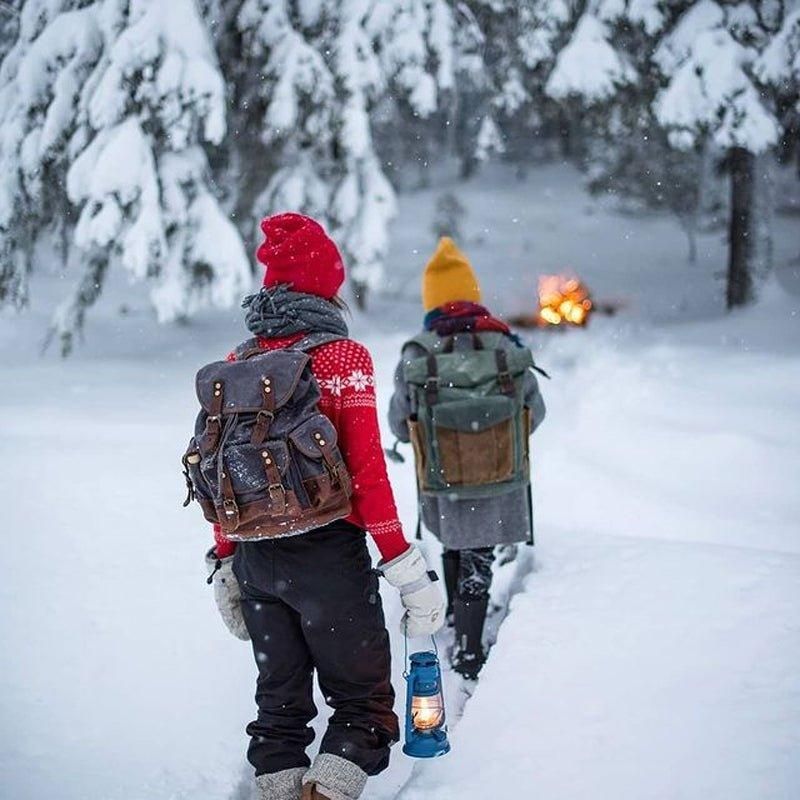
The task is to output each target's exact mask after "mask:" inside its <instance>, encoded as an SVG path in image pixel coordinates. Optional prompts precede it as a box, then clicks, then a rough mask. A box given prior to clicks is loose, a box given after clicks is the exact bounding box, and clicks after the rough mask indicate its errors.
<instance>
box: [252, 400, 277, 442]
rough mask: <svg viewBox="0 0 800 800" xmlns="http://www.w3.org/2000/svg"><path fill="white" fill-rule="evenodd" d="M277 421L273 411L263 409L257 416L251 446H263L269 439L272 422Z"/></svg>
mask: <svg viewBox="0 0 800 800" xmlns="http://www.w3.org/2000/svg"><path fill="white" fill-rule="evenodd" d="M274 419H275V414H274V413H273V412H272V411H268V410H267V409H264V408H262V409H261V411H259V412H258V414H256V424H255V425H253V433H252V434H251V436H250V443H251V444H263V443H264V440H265V439H266V438H267V434H268V433H269V429H270V426H271V425H272V421H273V420H274Z"/></svg>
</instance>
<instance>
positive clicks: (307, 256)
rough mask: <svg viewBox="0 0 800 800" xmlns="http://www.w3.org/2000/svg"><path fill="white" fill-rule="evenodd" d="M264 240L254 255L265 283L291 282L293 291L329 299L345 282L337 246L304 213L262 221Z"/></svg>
mask: <svg viewBox="0 0 800 800" xmlns="http://www.w3.org/2000/svg"><path fill="white" fill-rule="evenodd" d="M261 230H262V231H263V232H264V236H265V239H264V242H263V244H262V245H261V247H259V248H258V250H257V251H256V258H258V260H259V261H260V262H261V263H262V264H264V266H265V267H266V268H267V272H266V274H265V275H264V286H276V285H277V284H280V283H288V284H291V288H292V290H293V291H295V292H305V293H306V294H315V295H318V296H319V297H324V298H325V299H326V300H330V299H331V298H332V297H333V296H334V295H335V294H336V293H337V292H338V291H339V288H340V287H341V285H342V283H344V263H343V262H342V256H341V254H340V253H339V249H338V248H337V247H336V245H335V244H334V243H333V240H332V239H331V238H330V237H329V236H328V234H326V233H325V230H324V229H323V227H322V225H320V224H319V223H318V222H316V221H315V220H313V219H311V217H306V216H304V215H303V214H291V213H289V214H275V215H274V216H272V217H266V218H265V219H263V220H262V221H261Z"/></svg>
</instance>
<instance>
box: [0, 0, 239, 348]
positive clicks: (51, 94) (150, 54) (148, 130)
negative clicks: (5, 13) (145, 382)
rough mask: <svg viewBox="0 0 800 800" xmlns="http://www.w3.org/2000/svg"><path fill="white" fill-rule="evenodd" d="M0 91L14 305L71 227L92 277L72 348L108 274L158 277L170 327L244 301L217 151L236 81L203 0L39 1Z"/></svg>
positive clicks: (2, 232) (66, 336)
mask: <svg viewBox="0 0 800 800" xmlns="http://www.w3.org/2000/svg"><path fill="white" fill-rule="evenodd" d="M0 98H2V105H0V114H2V120H0V126H1V129H2V131H3V136H2V139H0V174H2V183H0V247H1V248H2V256H3V265H4V267H3V272H2V274H0V281H1V283H0V286H2V288H0V293H1V294H0V297H2V298H3V299H4V300H6V301H7V302H13V303H17V304H20V303H24V302H25V300H26V297H27V291H28V288H27V275H28V273H29V271H30V270H31V269H32V268H33V267H35V266H36V265H35V263H34V262H33V248H34V246H35V245H36V244H37V242H39V241H40V240H41V238H42V237H44V236H53V235H54V234H55V233H59V234H60V241H61V243H62V245H63V250H62V257H63V259H64V263H65V265H66V266H67V267H68V268H69V270H70V271H75V272H76V273H78V279H77V282H76V284H75V286H74V289H73V290H72V292H71V293H70V294H69V295H68V296H67V297H66V298H65V300H64V301H63V302H62V304H61V305H60V306H59V308H58V309H57V311H56V314H55V317H54V322H53V328H52V331H51V334H52V335H54V336H56V337H57V338H58V339H59V340H60V343H61V349H62V351H63V352H68V351H69V350H70V349H71V347H72V345H73V339H74V336H75V333H76V332H77V331H79V330H80V328H81V326H82V324H83V320H84V316H85V312H86V309H87V307H88V306H89V305H91V304H92V303H93V302H94V301H95V300H96V298H97V297H98V295H99V293H100V291H101V289H102V285H103V281H104V278H105V275H106V273H107V271H108V269H109V268H123V269H125V270H126V271H127V272H128V273H129V274H130V275H131V277H132V278H134V279H136V280H147V281H148V282H150V283H151V284H152V289H151V291H150V297H151V299H152V302H153V305H154V307H155V310H156V313H157V316H158V318H159V320H162V321H164V320H170V319H175V318H177V317H181V316H185V315H188V314H190V313H192V312H193V311H194V310H196V309H197V308H198V307H200V306H201V305H204V304H208V303H212V304H215V305H220V306H227V305H230V304H232V303H233V302H234V301H235V300H236V299H237V298H238V297H239V296H240V294H241V292H242V291H243V290H244V289H245V288H246V286H247V285H248V283H249V280H250V270H249V265H248V259H247V257H246V254H245V252H244V250H243V248H242V244H241V240H240V238H239V236H238V233H237V232H236V230H235V228H234V227H233V225H232V224H231V222H230V221H229V219H228V218H227V216H226V214H225V212H224V211H223V209H222V208H221V207H220V205H219V203H218V201H217V199H216V196H215V193H214V188H213V185H212V183H211V180H210V175H209V169H208V163H207V159H206V154H205V147H206V146H208V145H215V144H219V143H220V142H221V141H222V138H223V136H224V134H225V108H224V84H223V81H222V78H221V76H220V73H219V70H218V66H217V63H216V58H215V56H214V53H213V50H212V48H211V46H210V42H209V39H208V34H207V31H206V29H205V27H204V25H203V22H202V20H201V19H200V17H199V14H198V10H197V7H196V5H195V2H194V0H171V2H169V3H162V2H159V1H158V0H97V1H96V2H91V3H86V2H80V0H61V1H60V2H59V1H58V0H27V2H26V3H25V5H24V7H23V9H22V14H21V18H20V26H19V34H18V38H17V41H16V43H15V45H14V47H13V48H12V49H11V51H10V52H9V53H8V55H7V56H6V58H5V59H4V61H3V64H2V67H0ZM9 265H11V266H10V267H9Z"/></svg>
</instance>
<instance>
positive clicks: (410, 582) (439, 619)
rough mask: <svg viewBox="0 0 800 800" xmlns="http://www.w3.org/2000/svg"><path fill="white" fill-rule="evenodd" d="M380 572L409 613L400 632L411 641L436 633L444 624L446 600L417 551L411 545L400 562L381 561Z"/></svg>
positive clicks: (437, 582) (435, 577)
mask: <svg viewBox="0 0 800 800" xmlns="http://www.w3.org/2000/svg"><path fill="white" fill-rule="evenodd" d="M378 569H379V570H380V571H381V572H382V573H383V576H384V577H385V578H386V580H387V581H389V583H390V584H392V586H394V587H395V588H396V589H399V590H400V602H401V603H402V604H403V608H405V610H406V613H405V614H404V615H403V619H402V620H401V622H400V630H401V631H403V632H404V633H406V634H407V635H408V636H411V637H414V636H425V635H429V634H434V633H436V631H438V630H439V628H441V627H442V625H443V624H444V610H445V602H444V596H443V595H442V590H441V589H440V588H439V578H438V577H437V575H436V573H435V572H433V571H428V566H427V564H426V563H425V559H424V558H423V556H422V553H420V551H419V550H418V549H417V547H416V546H415V545H413V544H412V545H410V546H409V548H408V550H406V551H405V552H404V553H402V554H401V555H399V556H397V558H393V559H392V560H391V561H387V562H383V561H381V562H380V563H379V564H378Z"/></svg>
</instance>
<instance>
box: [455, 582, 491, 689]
mask: <svg viewBox="0 0 800 800" xmlns="http://www.w3.org/2000/svg"><path fill="white" fill-rule="evenodd" d="M488 606H489V598H488V597H482V598H477V599H473V600H462V599H457V600H456V601H455V602H454V603H453V612H454V616H455V627H456V646H455V650H454V653H453V658H452V661H451V663H452V666H453V671H454V672H457V673H458V674H459V675H461V676H462V677H464V678H467V679H469V680H475V679H476V678H477V677H478V673H479V672H480V671H481V668H482V667H483V665H484V664H485V663H486V652H485V651H484V649H483V644H482V642H481V639H482V637H483V625H484V622H485V621H486V610H487V608H488Z"/></svg>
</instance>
